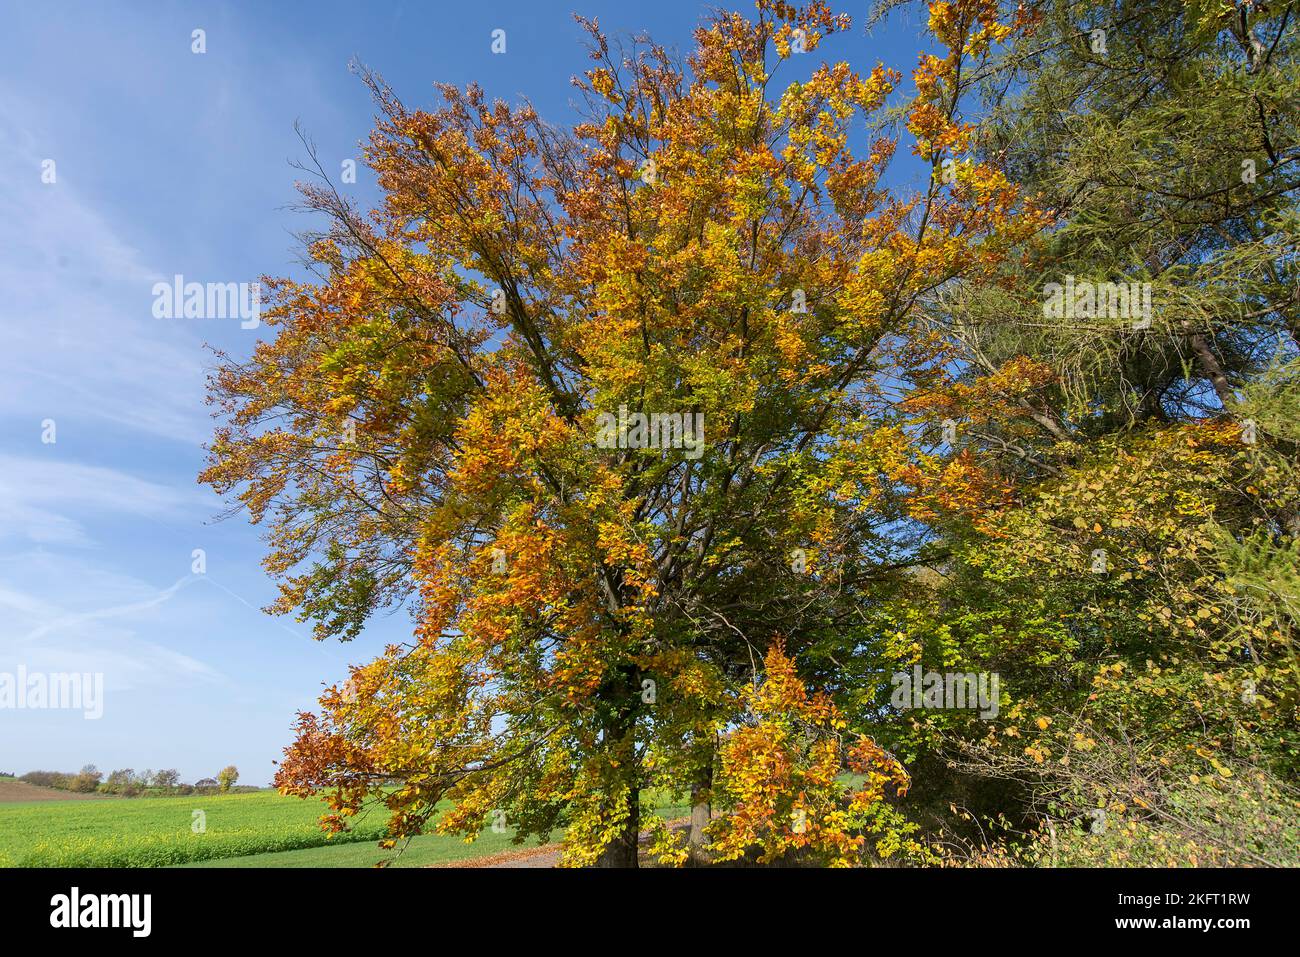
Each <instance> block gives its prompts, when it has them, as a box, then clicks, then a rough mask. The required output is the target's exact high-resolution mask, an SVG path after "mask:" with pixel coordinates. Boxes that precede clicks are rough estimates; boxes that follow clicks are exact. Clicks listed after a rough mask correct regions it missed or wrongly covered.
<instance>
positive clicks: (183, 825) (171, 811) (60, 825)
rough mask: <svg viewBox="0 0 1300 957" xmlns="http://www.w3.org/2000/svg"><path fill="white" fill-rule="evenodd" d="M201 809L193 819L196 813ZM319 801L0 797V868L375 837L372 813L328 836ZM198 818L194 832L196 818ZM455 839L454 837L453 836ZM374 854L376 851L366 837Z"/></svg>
mask: <svg viewBox="0 0 1300 957" xmlns="http://www.w3.org/2000/svg"><path fill="white" fill-rule="evenodd" d="M199 811H201V812H202V817H201V818H200V817H199V815H197V814H196V813H195V812H199ZM321 813H322V806H321V805H320V804H318V803H316V802H314V801H304V800H301V799H299V798H290V797H282V796H281V795H279V794H277V793H275V792H274V791H261V792H257V793H254V794H232V795H220V796H203V797H190V798H183V797H166V798H134V799H91V800H81V801H57V802H56V801H49V802H24V803H3V804H0V867H164V866H168V865H173V864H186V863H191V862H195V861H206V860H213V859H217V858H232V857H241V856H245V855H253V854H266V853H271V852H277V851H292V850H297V849H301V848H315V847H325V846H335V845H342V844H347V843H349V842H359V841H369V842H374V841H376V840H378V839H379V837H380V835H381V833H382V831H383V826H384V821H383V819H382V817H380V816H379V815H371V816H370V817H369V818H366V819H362V820H358V821H357V822H356V823H355V829H354V830H352V831H350V832H348V833H346V834H338V835H334V836H332V837H331V836H330V835H327V834H326V833H325V832H323V831H322V830H321V829H320V827H319V826H318V825H317V820H318V818H319V817H320V815H321ZM198 821H201V823H202V825H203V828H202V832H201V833H196V832H195V828H196V822H198ZM453 840H454V839H453ZM369 850H370V851H371V852H372V853H373V855H374V857H375V858H376V859H377V858H379V857H382V856H383V855H382V854H381V852H379V850H378V849H377V848H376V847H375V846H374V845H373V843H372V844H371V846H370V848H369Z"/></svg>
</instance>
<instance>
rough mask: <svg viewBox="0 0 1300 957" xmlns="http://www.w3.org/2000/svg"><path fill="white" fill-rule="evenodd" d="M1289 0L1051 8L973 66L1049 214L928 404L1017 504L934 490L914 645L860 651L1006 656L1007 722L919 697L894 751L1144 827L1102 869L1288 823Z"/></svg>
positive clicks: (899, 623)
mask: <svg viewBox="0 0 1300 957" xmlns="http://www.w3.org/2000/svg"><path fill="white" fill-rule="evenodd" d="M1293 6H1294V5H1293V4H1290V3H1240V4H1201V3H1172V4H1171V3H1159V2H1142V0H1120V2H1114V3H1100V2H1085V3H1041V4H1029V5H1027V6H1026V7H1025V8H1023V10H1022V13H1023V15H1024V16H1025V17H1026V19H1027V20H1028V21H1029V22H1030V27H1029V28H1028V29H1026V30H1025V31H1023V32H1022V33H1020V34H1017V35H1016V36H1014V37H1013V38H1011V40H1010V42H1009V45H1008V48H1007V49H1006V51H1005V53H1004V54H1002V55H1000V56H998V57H996V58H994V59H993V60H991V61H990V62H989V63H988V64H987V65H986V66H985V68H984V69H983V70H981V71H979V72H978V73H976V74H969V75H967V77H966V80H967V81H968V82H970V83H971V84H972V85H979V86H980V87H981V88H982V90H983V94H984V96H985V98H986V102H988V103H989V104H990V106H989V111H988V114H987V115H986V116H985V117H984V118H983V119H982V122H981V124H980V128H979V131H978V134H977V135H976V136H975V143H976V146H975V149H976V153H977V155H979V156H982V157H983V158H985V160H986V161H988V162H993V163H996V164H997V165H998V166H1000V167H1001V168H1003V169H1005V170H1006V171H1007V172H1008V175H1009V176H1010V177H1011V178H1012V179H1013V180H1014V181H1015V182H1017V184H1019V185H1021V186H1022V187H1023V188H1024V189H1025V190H1026V191H1027V193H1028V194H1029V195H1030V196H1032V197H1033V198H1034V199H1035V201H1036V202H1037V203H1038V205H1039V206H1040V207H1041V208H1043V209H1044V210H1045V211H1047V212H1048V213H1050V215H1051V217H1052V225H1051V227H1050V228H1048V229H1045V230H1043V231H1042V232H1040V233H1039V234H1036V235H1035V236H1034V237H1032V239H1030V240H1029V241H1028V242H1025V243H1023V244H1022V245H1021V246H1020V247H1019V248H1018V249H1017V250H1016V251H1015V252H1014V253H1013V254H1011V255H1008V256H1007V257H1006V258H1005V259H1004V260H1003V261H1002V263H1001V265H1000V266H999V269H998V273H999V274H998V275H997V276H996V277H992V278H991V279H990V280H988V281H982V282H957V283H954V284H951V285H950V286H948V287H947V288H945V289H943V290H940V291H939V293H938V294H937V295H935V296H934V297H933V298H932V299H931V301H930V302H929V304H928V305H927V310H926V311H927V314H928V316H929V319H930V321H931V323H932V324H933V328H934V331H935V333H936V335H937V336H939V337H940V338H941V339H942V341H943V342H944V350H945V356H946V359H945V361H944V362H943V363H942V364H935V365H934V366H932V367H931V368H930V369H928V370H925V371H924V372H923V373H922V374H921V375H920V376H918V377H916V378H915V379H914V380H913V384H912V387H911V388H910V389H909V395H908V397H907V400H906V403H905V404H906V406H907V408H908V409H909V410H910V411H911V412H912V413H913V414H914V416H915V418H914V423H915V426H916V427H917V428H927V429H930V430H934V428H935V423H936V422H938V421H941V420H946V421H948V422H949V423H950V425H951V428H950V437H951V441H950V442H948V443H946V444H942V445H940V446H939V449H938V451H939V459H940V463H939V464H938V465H936V466H935V469H936V470H938V471H940V472H943V471H946V470H948V469H951V468H953V467H954V466H955V465H956V464H957V463H966V464H965V465H963V467H978V468H980V469H981V470H983V472H984V474H985V475H987V476H988V481H989V487H990V488H991V489H998V490H1000V494H991V495H988V496H985V497H983V498H982V499H981V500H980V501H979V502H978V504H977V507H975V508H971V509H960V508H953V507H951V504H950V503H947V502H944V501H943V500H942V498H941V497H939V495H938V494H937V495H936V496H935V497H932V498H931V499H929V500H927V501H922V500H919V499H915V500H914V501H915V502H916V505H917V506H919V507H921V508H924V509H927V510H928V513H929V514H928V515H927V516H926V520H927V521H928V522H929V523H931V525H932V527H933V528H934V530H935V534H936V536H937V537H938V539H939V540H940V541H943V542H945V543H946V544H947V546H948V547H947V549H946V551H947V552H948V554H949V560H948V562H947V563H946V564H945V565H944V566H943V568H942V571H943V577H942V578H941V579H940V578H934V579H931V580H929V581H928V582H926V583H925V584H926V586H927V587H925V588H919V589H918V590H917V592H916V593H915V594H914V595H912V596H911V597H910V598H909V599H908V600H907V601H903V602H897V603H895V604H894V605H893V606H892V607H889V608H887V609H883V610H878V613H877V616H876V619H877V620H876V627H877V629H879V632H880V633H881V634H882V635H883V636H885V637H886V638H887V639H889V640H887V641H880V642H875V643H872V644H870V645H869V646H868V647H869V648H870V649H871V653H870V654H869V655H867V656H866V657H867V661H866V663H860V664H858V665H857V666H856V667H858V668H859V669H860V670H863V671H865V670H867V669H869V668H870V667H872V666H878V667H881V668H889V667H892V666H893V663H899V664H908V663H910V662H911V661H913V660H918V659H922V658H924V659H925V660H934V658H935V657H940V658H942V659H943V660H946V661H951V662H955V663H958V664H959V665H961V666H963V667H969V668H979V669H987V670H992V671H997V672H999V673H1001V674H1002V676H1003V679H1004V684H1003V687H1004V688H1005V689H1006V694H1007V698H1008V701H1007V702H1006V707H1005V709H1004V711H1003V713H1002V715H1001V716H1000V719H999V720H998V721H995V722H991V723H986V722H978V721H971V720H967V717H966V716H954V715H946V714H938V713H933V714H924V715H918V714H912V715H910V716H907V718H908V720H906V721H903V722H900V723H898V724H896V725H895V726H894V729H893V732H891V733H888V734H886V735H885V736H884V740H885V741H886V742H887V743H890V744H891V745H892V746H894V747H896V748H898V749H899V752H900V754H902V755H904V756H905V757H906V758H909V759H912V760H913V761H914V762H918V763H919V765H920V767H921V769H920V770H919V773H917V774H916V775H915V777H916V781H917V784H916V788H917V789H926V788H927V787H930V786H931V785H933V788H934V792H935V796H936V797H939V796H942V798H943V799H944V800H945V801H946V800H947V798H948V797H949V796H951V795H955V794H958V793H960V794H961V796H962V797H963V798H964V799H969V800H971V801H972V802H974V803H978V804H979V805H980V806H979V810H980V811H981V812H984V813H987V814H988V815H989V816H990V817H992V816H994V814H995V812H996V813H1001V812H1002V811H1009V812H1010V814H1011V816H1012V817H1014V818H1016V821H1015V822H1013V823H1014V824H1020V823H1023V822H1025V821H1035V820H1037V821H1042V820H1049V821H1051V820H1053V819H1054V820H1055V822H1056V823H1055V825H1052V826H1054V827H1055V826H1057V825H1065V826H1066V827H1067V828H1068V829H1070V832H1073V829H1074V828H1075V827H1076V825H1077V822H1078V821H1079V820H1080V819H1085V820H1087V818H1088V817H1090V818H1091V820H1092V821H1099V820H1100V821H1106V820H1109V822H1110V824H1109V825H1102V826H1101V827H1100V828H1099V829H1097V833H1109V834H1111V835H1112V837H1113V835H1115V834H1122V833H1128V834H1129V837H1130V839H1129V840H1125V841H1115V840H1112V839H1107V840H1106V841H1099V842H1093V843H1091V844H1088V845H1087V850H1081V851H1079V852H1078V853H1080V854H1081V855H1083V856H1081V857H1079V858H1075V859H1074V860H1076V862H1078V861H1083V862H1093V863H1095V862H1099V861H1100V862H1106V863H1111V864H1128V863H1134V862H1143V863H1164V864H1168V863H1176V862H1182V861H1185V860H1188V859H1192V860H1200V861H1201V862H1203V863H1233V864H1258V863H1270V862H1271V863H1277V862H1279V861H1280V860H1284V859H1285V858H1283V857H1279V855H1280V854H1283V853H1284V848H1285V847H1286V845H1287V844H1288V843H1292V842H1288V841H1286V840H1282V839H1280V837H1279V835H1280V833H1282V832H1283V831H1284V830H1285V829H1286V828H1288V827H1289V828H1294V827H1295V825H1296V822H1295V820H1294V811H1293V809H1294V807H1295V804H1294V796H1293V795H1290V794H1289V792H1288V791H1287V789H1286V787H1285V785H1284V782H1285V781H1287V780H1288V779H1293V778H1294V774H1295V771H1296V765H1295V752H1294V749H1293V747H1291V746H1290V745H1289V744H1288V743H1287V742H1288V741H1294V739H1295V733H1296V720H1297V711H1296V706H1297V701H1298V700H1300V699H1298V696H1297V692H1300V682H1298V681H1297V679H1298V678H1300V672H1297V670H1296V667H1295V665H1296V660H1297V659H1296V631H1295V624H1296V618H1295V617H1294V615H1293V614H1292V613H1291V611H1290V610H1289V609H1291V610H1293V609H1294V607H1295V605H1294V596H1295V590H1294V587H1295V584H1294V583H1295V578H1294V568H1295V564H1294V558H1295V554H1296V541H1297V533H1298V532H1300V523H1297V514H1298V512H1297V509H1298V508H1300V484H1297V477H1298V476H1297V471H1296V467H1297V454H1296V453H1297V448H1298V446H1297V444H1296V439H1297V432H1296V422H1297V421H1300V401H1297V400H1298V399H1300V392H1297V389H1296V382H1297V378H1296V377H1297V372H1298V371H1300V366H1298V365H1297V355H1298V354H1300V322H1298V320H1297V315H1298V313H1297V306H1298V305H1300V303H1298V301H1297V297H1296V289H1297V288H1298V286H1297V281H1298V277H1297V272H1296V244H1297V231H1296V227H1297V218H1296V203H1295V201H1296V190H1297V187H1300V168H1298V167H1297V161H1300V140H1298V139H1297V121H1298V120H1300V114H1298V113H1297V104H1300V73H1298V72H1297V69H1298V67H1297V61H1296V43H1295V36H1296V34H1295V29H1294V23H1293V20H1294V17H1295V11H1294V9H1293ZM1066 290H1068V294H1067V293H1066ZM1121 290H1122V291H1123V292H1125V293H1126V294H1127V295H1125V296H1123V297H1122V298H1121V297H1119V295H1118V293H1119V292H1120V291H1121ZM943 490H944V486H943V485H942V484H941V485H939V486H937V487H936V492H937V493H942V492H943ZM881 654H883V662H881V661H880V659H879V658H878V657H876V656H878V655H881ZM881 700H883V695H882V694H879V693H878V694H877V696H876V697H875V699H874V701H875V702H877V703H879V702H880V701H881ZM954 764H955V765H956V768H957V769H959V770H961V771H964V772H965V774H966V775H967V776H966V777H964V778H963V779H962V780H961V782H960V784H958V781H957V778H956V777H955V776H954ZM926 767H929V768H931V769H932V772H933V773H927V772H926V771H925V770H924V769H925V768H926ZM969 775H974V777H975V781H976V783H975V784H974V785H972V783H971V780H970V777H969ZM1232 807H1237V808H1238V810H1237V811H1236V812H1233V811H1230V810H1227V809H1228V808H1232ZM1021 812H1031V813H1030V815H1029V816H1028V817H1021V816H1019V815H1020V814H1021ZM1107 815H1109V817H1107ZM1229 820H1231V822H1232V823H1231V826H1227V822H1228V821H1229ZM1107 827H1109V828H1110V830H1109V831H1106V828H1107ZM1089 829H1090V830H1092V828H1091V827H1090V828H1089ZM1053 833H1054V834H1057V835H1058V836H1059V835H1061V834H1065V833H1067V831H1066V830H1060V831H1054V832H1053ZM1053 840H1054V842H1055V843H1054V845H1053V846H1054V848H1055V850H1054V851H1053V853H1054V854H1055V853H1058V852H1061V843H1060V842H1059V841H1056V839H1055V838H1054V839H1053ZM1062 840H1063V839H1062ZM1144 855H1145V856H1144Z"/></svg>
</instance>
